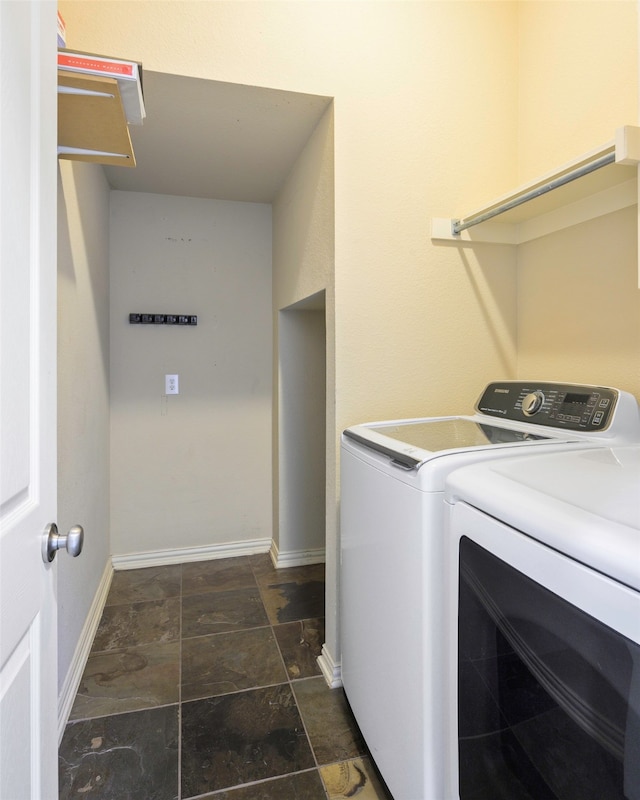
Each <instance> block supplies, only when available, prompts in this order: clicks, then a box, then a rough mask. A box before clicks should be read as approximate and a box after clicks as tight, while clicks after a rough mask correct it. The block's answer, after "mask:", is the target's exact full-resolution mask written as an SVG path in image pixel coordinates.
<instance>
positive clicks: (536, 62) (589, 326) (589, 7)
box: [518, 0, 640, 399]
mask: <svg viewBox="0 0 640 800" xmlns="http://www.w3.org/2000/svg"><path fill="white" fill-rule="evenodd" d="M637 14H638V4H637V2H635V0H627V1H626V2H591V3H588V2H587V3H581V2H551V3H539V2H524V3H521V7H520V35H519V43H520V46H519V50H520V66H519V73H520V102H519V137H518V138H519V143H520V146H519V177H520V178H521V179H522V180H523V181H524V180H529V179H531V178H532V177H536V176H537V175H540V174H543V173H544V172H548V171H549V170H551V169H552V168H555V167H557V166H559V165H561V164H563V163H564V162H565V161H568V160H569V159H571V158H575V157H577V156H579V155H581V154H582V153H586V152H588V151H589V150H591V149H593V148H595V147H597V146H599V145H602V144H604V143H606V142H607V141H609V140H611V139H613V137H614V133H615V129H616V128H617V127H619V126H622V125H625V124H629V125H637V124H638V47H637V41H638V16H637ZM542 54H544V58H542V57H541V55H542ZM637 241H638V225H637V208H636V207H630V208H628V209H625V210H624V211H619V212H616V213H612V214H607V215H605V216H603V217H601V218H599V219H595V220H592V221H591V222H585V223H582V224H580V225H576V226H574V227H571V228H567V229H566V230H564V231H559V232H557V233H554V234H551V235H549V236H545V237H543V238H541V239H538V240H535V241H532V242H529V243H527V244H524V245H520V247H519V248H518V375H519V376H520V377H523V378H528V377H537V378H539V379H541V378H548V379H550V380H553V379H555V380H571V381H577V382H587V383H595V384H603V385H612V386H617V387H619V388H621V389H625V390H627V391H629V392H632V393H633V394H635V395H636V397H638V398H639V399H640V290H638V288H637V286H638V262H637V249H638V248H637Z"/></svg>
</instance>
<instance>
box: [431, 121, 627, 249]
mask: <svg viewBox="0 0 640 800" xmlns="http://www.w3.org/2000/svg"><path fill="white" fill-rule="evenodd" d="M608 160H614V161H615V164H619V165H622V166H636V167H637V165H638V163H640V128H639V127H635V126H631V125H625V126H623V127H621V128H618V129H617V130H616V134H615V139H614V140H613V141H612V142H608V143H607V144H606V145H603V146H601V147H599V148H596V149H594V150H592V151H590V152H589V153H587V154H586V155H583V156H581V157H580V158H577V159H575V160H574V161H572V162H569V163H568V164H566V165H564V166H563V167H562V168H560V169H557V170H554V171H553V172H550V173H547V174H546V175H544V176H542V177H541V178H539V179H537V180H535V181H532V182H531V183H528V184H525V185H524V186H521V187H519V188H518V189H516V190H515V191H514V192H511V193H509V194H506V195H503V196H502V197H499V198H497V199H496V200H494V201H493V202H491V203H488V204H487V205H486V206H484V207H482V208H480V209H477V210H476V211H474V212H472V213H470V214H467V215H466V216H465V217H462V218H435V219H432V221H431V239H432V240H434V241H448V242H457V243H460V244H465V243H466V244H474V243H476V242H489V243H498V244H516V245H517V244H522V243H523V242H526V241H530V240H531V239H534V238H537V237H539V236H544V235H545V234H546V233H551V232H553V231H555V230H560V229H561V228H564V227H568V226H569V225H575V224H577V223H578V222H581V221H586V220H587V219H593V218H594V217H597V216H601V215H602V214H607V213H610V212H611V211H615V210H619V209H620V208H624V207H626V206H629V205H633V204H635V203H636V202H637V201H638V197H637V195H636V194H635V191H633V187H632V184H634V183H635V181H624V182H622V183H620V184H618V185H615V186H613V187H611V188H609V189H606V190H604V191H602V192H597V193H595V194H593V195H591V196H589V197H585V198H583V199H582V200H579V201H577V202H574V203H571V204H568V205H566V206H562V207H560V208H558V209H555V210H553V211H550V212H547V213H546V214H541V215H539V216H537V217H533V216H532V217H531V218H530V219H528V220H524V221H522V222H518V223H507V222H494V221H480V222H477V223H476V222H475V220H476V219H479V218H483V217H486V216H487V215H488V214H494V215H495V218H498V216H499V215H500V214H501V213H504V211H506V210H509V209H511V208H513V207H514V206H515V205H518V204H520V203H522V204H523V203H524V202H526V200H524V199H523V198H527V197H530V196H533V197H537V196H541V195H542V194H545V193H547V192H549V191H553V189H554V188H556V184H557V183H558V182H559V181H561V180H562V178H563V177H565V176H567V175H569V174H570V173H573V172H576V171H578V170H581V169H589V168H590V165H597V164H598V163H599V162H602V163H606V162H607V161H608ZM456 221H458V222H463V223H471V225H473V226H475V225H476V224H477V226H478V227H477V228H475V227H471V226H470V227H467V228H466V229H465V230H462V231H461V232H460V233H453V224H454V222H456Z"/></svg>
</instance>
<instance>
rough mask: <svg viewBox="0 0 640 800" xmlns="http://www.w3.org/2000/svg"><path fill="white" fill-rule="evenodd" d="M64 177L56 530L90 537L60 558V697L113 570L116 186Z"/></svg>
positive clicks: (77, 173) (63, 164)
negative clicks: (77, 552)
mask: <svg viewBox="0 0 640 800" xmlns="http://www.w3.org/2000/svg"><path fill="white" fill-rule="evenodd" d="M59 175H60V177H59V181H58V519H57V524H58V528H59V529H60V531H63V532H64V531H67V530H68V529H69V528H70V527H71V526H72V525H76V524H81V525H82V526H83V527H84V530H85V543H84V548H83V551H82V555H81V557H80V559H79V560H78V561H76V560H75V559H71V558H59V559H57V560H56V565H57V570H58V635H59V646H58V658H59V664H58V677H59V690H60V691H63V690H66V689H68V688H69V687H67V685H66V684H67V681H68V676H69V669H70V666H71V664H72V660H73V655H74V652H75V650H76V647H77V645H78V642H79V640H80V638H81V633H82V630H83V627H84V624H85V621H86V620H87V617H88V615H89V611H90V609H91V606H92V603H93V600H94V596H95V594H96V589H97V587H98V585H99V584H100V581H101V578H102V576H103V574H104V572H105V569H107V568H108V567H109V566H110V559H109V556H110V554H111V549H110V544H109V186H108V185H107V182H106V180H105V177H104V172H103V171H102V168H101V167H98V166H96V165H94V164H73V163H71V162H70V161H60V166H59ZM74 689H75V687H74Z"/></svg>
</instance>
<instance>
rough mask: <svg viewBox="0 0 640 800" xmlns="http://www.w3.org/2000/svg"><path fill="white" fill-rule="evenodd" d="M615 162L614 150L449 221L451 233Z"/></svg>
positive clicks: (457, 234)
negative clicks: (497, 203)
mask: <svg viewBox="0 0 640 800" xmlns="http://www.w3.org/2000/svg"><path fill="white" fill-rule="evenodd" d="M615 160H616V153H615V149H614V150H612V151H611V152H610V153H607V154H605V155H604V156H600V157H599V158H596V159H595V160H594V161H590V162H588V163H587V164H581V165H580V166H579V167H576V168H575V169H573V170H571V171H569V172H566V173H564V174H563V175H560V176H559V177H557V178H554V179H553V180H550V181H548V182H547V183H543V184H541V185H540V186H536V187H535V188H534V189H530V190H529V191H528V192H524V193H523V194H519V195H516V196H515V197H512V198H511V199H510V200H506V201H505V202H504V203H501V204H500V205H498V206H495V208H492V209H489V210H488V211H485V212H483V213H479V214H475V215H472V216H469V217H466V218H464V219H453V220H451V233H452V234H453V235H454V236H459V235H460V233H461V232H462V231H464V230H466V229H467V228H472V227H473V226H474V225H479V224H480V223H481V222H486V221H487V220H488V219H493V217H497V216H498V215H499V214H504V213H505V212H506V211H510V210H511V209H512V208H517V207H518V206H520V205H522V204H523V203H527V202H529V201H530V200H535V198H536V197H540V196H541V195H543V194H547V192H551V191H553V190H554V189H557V188H559V187H560V186H564V185H565V184H567V183H571V181H575V180H577V179H578V178H582V177H583V176H584V175H588V174H589V173H590V172H595V171H596V170H598V169H600V168H601V167H606V166H607V165H608V164H613V163H614V162H615Z"/></svg>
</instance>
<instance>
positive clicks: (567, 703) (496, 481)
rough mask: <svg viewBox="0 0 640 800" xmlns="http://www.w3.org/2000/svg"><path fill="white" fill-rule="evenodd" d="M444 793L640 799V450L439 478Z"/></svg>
mask: <svg viewBox="0 0 640 800" xmlns="http://www.w3.org/2000/svg"><path fill="white" fill-rule="evenodd" d="M446 498H447V508H448V513H447V517H448V528H447V539H446V548H445V556H446V558H445V561H446V564H447V572H446V576H447V577H446V584H447V586H448V587H449V591H448V598H447V609H448V614H447V626H446V627H447V634H448V638H449V648H448V650H449V657H448V658H449V661H448V667H447V670H446V674H447V679H448V702H447V707H448V710H449V715H448V723H449V724H448V727H447V734H446V736H445V739H446V741H447V746H446V750H447V753H448V769H447V776H448V777H447V785H446V790H445V793H444V795H443V797H446V798H448V799H451V800H479V799H482V798H498V797H505V798H509V800H640V447H639V446H638V445H632V446H621V447H612V448H597V449H593V450H580V451H571V452H563V453H554V454H551V455H533V456H532V457H531V458H528V457H527V458H514V459H504V460H501V461H499V462H497V461H496V462H491V463H485V464H477V465H475V466H471V467H465V468H463V469H461V470H460V471H458V472H455V473H453V474H452V475H451V476H450V478H449V479H448V481H447V490H446Z"/></svg>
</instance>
